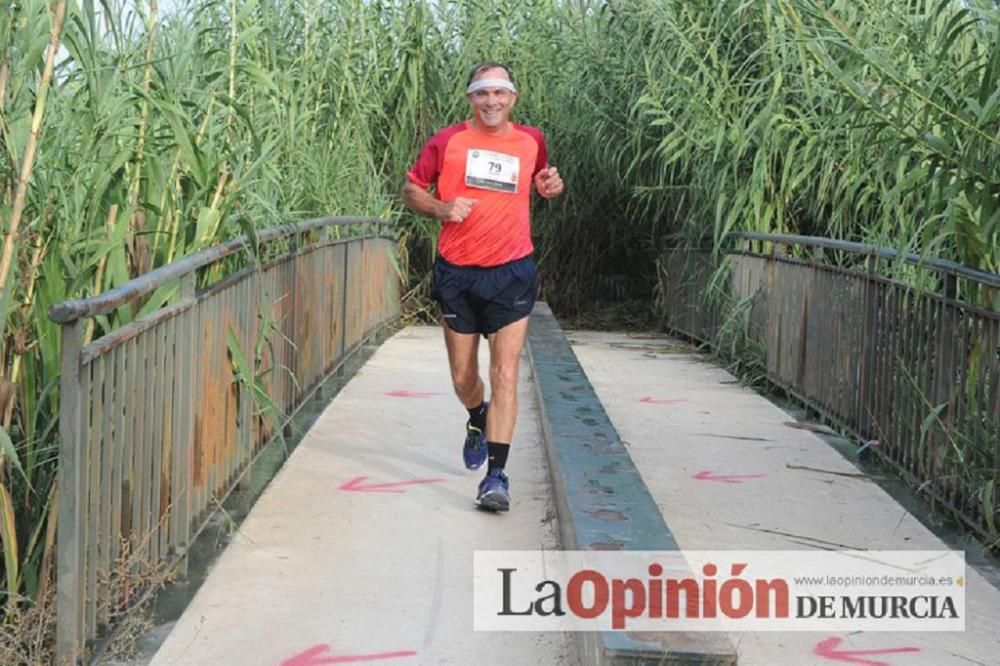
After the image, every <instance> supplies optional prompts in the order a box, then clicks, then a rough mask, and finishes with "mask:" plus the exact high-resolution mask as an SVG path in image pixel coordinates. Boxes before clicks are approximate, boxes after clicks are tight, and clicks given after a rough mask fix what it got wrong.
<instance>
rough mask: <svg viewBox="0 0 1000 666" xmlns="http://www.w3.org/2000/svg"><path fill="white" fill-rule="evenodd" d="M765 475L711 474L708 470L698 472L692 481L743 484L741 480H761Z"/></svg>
mask: <svg viewBox="0 0 1000 666" xmlns="http://www.w3.org/2000/svg"><path fill="white" fill-rule="evenodd" d="M765 476H767V474H713V473H712V472H711V471H709V470H707V469H706V470H703V471H701V472H698V473H697V474H695V475H694V476H692V477H691V478H692V479H697V480H698V481H721V482H722V483H743V481H741V479H761V478H763V477H765Z"/></svg>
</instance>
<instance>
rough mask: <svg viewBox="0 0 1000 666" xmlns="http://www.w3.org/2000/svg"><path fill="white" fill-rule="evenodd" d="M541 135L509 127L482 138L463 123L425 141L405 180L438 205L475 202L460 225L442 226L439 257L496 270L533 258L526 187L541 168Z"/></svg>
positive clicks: (528, 189) (521, 127)
mask: <svg viewBox="0 0 1000 666" xmlns="http://www.w3.org/2000/svg"><path fill="white" fill-rule="evenodd" d="M547 160H548V153H547V151H546V148H545V137H544V136H543V135H542V132H541V130H539V129H538V128H535V127H529V126H527V125H519V124H517V123H511V130H510V131H509V132H507V133H506V134H504V135H503V136H493V135H490V134H484V133H483V132H480V131H479V130H477V129H475V128H474V127H473V126H472V124H471V123H470V122H468V121H466V122H462V123H459V124H457V125H452V126H450V127H446V128H445V129H443V130H441V131H440V132H438V133H437V134H435V135H434V136H433V137H431V140H430V141H428V142H427V144H426V145H425V146H424V147H423V149H422V150H421V151H420V155H418V156H417V161H416V162H415V163H414V164H413V167H412V168H410V170H409V172H407V174H406V177H407V178H408V179H409V180H410V181H411V182H412V183H414V184H416V185H418V186H419V187H422V188H424V189H429V188H430V187H431V185H435V184H436V191H435V196H437V198H438V199H440V200H441V201H452V200H453V199H455V198H457V197H466V198H469V199H476V200H478V201H479V203H477V204H476V205H475V206H474V207H473V209H472V212H471V213H470V214H469V216H468V217H467V218H465V220H463V221H462V222H443V223H442V224H441V235H440V236H439V237H438V253H439V254H440V255H441V256H442V257H444V258H445V260H447V261H449V262H451V263H453V264H458V265H460V266H497V265H499V264H503V263H507V262H508V261H514V260H515V259H520V258H522V257H526V256H528V255H529V254H531V253H532V251H533V250H534V246H533V245H532V243H531V222H530V218H529V209H530V203H531V184H532V179H533V178H534V176H535V174H536V173H538V172H539V171H541V170H542V169H544V168H545V166H546V161H547Z"/></svg>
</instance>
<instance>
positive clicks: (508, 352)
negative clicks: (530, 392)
mask: <svg viewBox="0 0 1000 666" xmlns="http://www.w3.org/2000/svg"><path fill="white" fill-rule="evenodd" d="M527 334H528V318H527V317H523V318H521V319H518V320H517V321H515V322H512V323H510V324H507V325H506V326H504V327H503V328H501V329H500V330H499V331H497V332H496V333H491V334H490V411H489V414H488V415H487V418H486V434H487V435H488V436H489V440H490V441H491V442H503V443H506V444H508V445H509V444H510V442H511V441H512V439H513V437H514V424H515V423H516V422H517V373H518V366H519V363H520V361H521V349H522V348H523V347H524V339H525V337H526V336H527Z"/></svg>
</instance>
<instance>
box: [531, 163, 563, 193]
mask: <svg viewBox="0 0 1000 666" xmlns="http://www.w3.org/2000/svg"><path fill="white" fill-rule="evenodd" d="M535 191H536V192H538V194H540V195H541V196H543V197H545V198H546V199H552V198H553V197H557V196H559V195H560V194H562V191H563V182H562V178H560V177H559V170H558V169H556V168H555V167H554V166H550V167H545V168H544V169H542V170H541V171H539V172H538V173H536V174H535Z"/></svg>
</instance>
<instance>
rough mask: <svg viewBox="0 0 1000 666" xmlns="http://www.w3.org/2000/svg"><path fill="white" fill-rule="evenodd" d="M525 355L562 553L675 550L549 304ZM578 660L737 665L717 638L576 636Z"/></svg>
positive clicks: (532, 329)
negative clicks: (533, 392)
mask: <svg viewBox="0 0 1000 666" xmlns="http://www.w3.org/2000/svg"><path fill="white" fill-rule="evenodd" d="M526 346H527V349H528V358H529V360H530V362H531V368H532V381H533V383H534V387H535V396H536V399H537V401H538V408H539V413H540V418H541V432H542V439H543V444H544V447H545V451H546V455H547V456H548V461H549V471H550V474H551V477H552V487H553V490H554V495H555V497H554V503H555V506H556V514H557V518H558V521H559V534H560V538H561V541H562V547H563V548H564V549H565V550H612V551H614V550H658V551H667V550H679V549H680V548H679V546H678V544H677V541H676V540H675V539H674V536H673V533H672V532H671V531H670V528H669V527H668V526H667V524H666V522H665V521H664V519H663V515H662V514H661V512H660V509H659V507H658V506H657V505H656V502H655V501H654V500H653V497H652V495H651V494H650V492H649V489H648V488H647V487H646V484H645V482H644V481H643V479H642V477H641V475H640V474H639V471H638V470H637V469H636V466H635V464H634V463H633V461H632V457H631V455H629V452H628V450H627V449H626V448H625V446H624V444H623V443H622V441H621V438H620V437H619V436H618V432H617V431H616V430H615V427H614V425H613V424H612V423H611V420H610V418H609V417H608V415H607V412H605V410H604V407H603V405H602V404H601V402H600V399H599V398H598V397H597V393H596V392H595V391H594V388H593V387H592V386H591V384H590V381H589V380H588V379H587V375H586V374H585V373H584V371H583V368H582V367H581V365H580V362H579V361H578V360H577V358H576V354H574V352H573V349H572V348H571V347H570V344H569V341H568V340H567V338H566V335H565V334H564V333H563V330H562V328H561V327H560V326H559V323H558V322H557V321H556V319H555V317H554V316H553V314H552V311H551V310H550V309H549V307H548V306H547V305H546V304H545V303H538V304H537V305H536V306H535V309H534V311H533V312H532V315H531V319H530V320H529V325H528V341H527V345H526ZM576 638H577V641H576V642H577V646H576V647H577V650H578V651H579V657H580V663H583V664H593V665H602V666H603V665H606V664H607V665H614V666H625V665H628V666H633V665H638V664H663V665H671V664H702V665H711V666H716V665H718V666H735V664H737V654H736V650H735V648H734V647H733V644H732V641H731V640H730V638H729V636H728V635H727V634H722V633H707V632H706V633H681V632H657V633H631V632H612V631H606V632H578V633H577V634H576Z"/></svg>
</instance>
